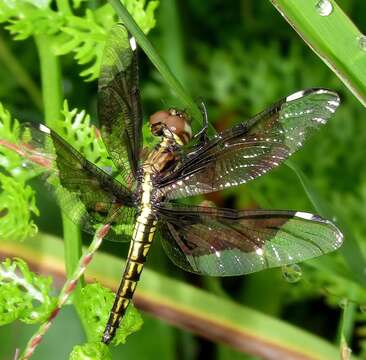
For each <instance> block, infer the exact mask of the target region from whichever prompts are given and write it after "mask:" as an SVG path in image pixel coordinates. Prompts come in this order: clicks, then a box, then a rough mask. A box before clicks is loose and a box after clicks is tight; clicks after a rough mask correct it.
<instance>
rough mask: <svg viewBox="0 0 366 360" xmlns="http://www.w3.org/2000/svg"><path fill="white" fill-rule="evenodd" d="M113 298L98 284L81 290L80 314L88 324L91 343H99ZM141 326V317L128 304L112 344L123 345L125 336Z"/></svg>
mask: <svg viewBox="0 0 366 360" xmlns="http://www.w3.org/2000/svg"><path fill="white" fill-rule="evenodd" d="M114 298H115V294H114V293H113V292H112V291H111V290H109V289H107V288H104V287H102V286H101V285H100V284H89V285H86V286H85V287H84V288H83V289H82V291H81V307H80V314H81V316H82V317H83V319H84V321H85V323H86V324H88V326H87V329H88V330H87V331H88V339H90V340H91V341H100V339H101V338H102V336H103V332H104V329H105V326H106V324H107V321H108V318H109V313H110V309H111V308H112V305H113V302H114ZM141 326H142V318H141V315H140V314H139V313H138V312H137V310H136V309H135V308H134V306H133V305H132V304H130V305H129V307H128V308H127V312H126V314H125V316H124V319H123V322H122V324H121V326H120V327H119V329H118V330H117V332H116V336H115V338H114V339H113V341H112V344H113V345H118V344H124V343H125V342H126V338H127V336H129V335H130V334H132V333H134V332H136V331H138V330H139V329H140V328H141Z"/></svg>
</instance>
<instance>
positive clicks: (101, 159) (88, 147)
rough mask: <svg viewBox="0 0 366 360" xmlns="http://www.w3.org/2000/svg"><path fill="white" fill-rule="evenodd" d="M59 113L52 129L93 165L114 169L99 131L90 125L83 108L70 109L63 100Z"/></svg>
mask: <svg viewBox="0 0 366 360" xmlns="http://www.w3.org/2000/svg"><path fill="white" fill-rule="evenodd" d="M61 114H62V117H60V119H58V120H56V121H55V122H54V123H53V125H54V127H55V128H54V130H55V131H57V132H58V133H59V135H61V136H62V137H63V138H64V139H65V140H66V141H67V142H68V143H69V144H70V145H72V146H73V147H74V148H75V149H76V150H78V151H79V152H81V153H82V154H83V155H84V156H85V157H86V158H87V159H88V160H89V161H91V162H92V163H94V164H95V165H98V166H99V167H101V168H104V169H106V170H108V171H109V172H110V171H112V170H115V167H114V164H113V162H112V161H111V159H110V158H109V156H108V152H107V149H106V147H105V145H104V143H103V140H102V138H101V137H100V134H99V131H98V130H97V129H96V128H95V126H93V125H91V123H90V116H89V115H88V114H87V113H86V112H85V110H81V111H79V110H78V109H76V108H74V109H71V110H70V109H69V105H68V102H67V101H66V100H65V101H64V104H63V109H62V111H61Z"/></svg>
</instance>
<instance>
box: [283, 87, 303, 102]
mask: <svg viewBox="0 0 366 360" xmlns="http://www.w3.org/2000/svg"><path fill="white" fill-rule="evenodd" d="M303 96H304V91H303V90H301V91H298V92H295V93H294V94H291V95H289V96H287V98H286V101H294V100H297V99H300V98H301V97H303Z"/></svg>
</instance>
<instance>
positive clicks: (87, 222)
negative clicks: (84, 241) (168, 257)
mask: <svg viewBox="0 0 366 360" xmlns="http://www.w3.org/2000/svg"><path fill="white" fill-rule="evenodd" d="M22 130H23V131H22V133H23V135H22V139H23V141H22V145H21V146H22V148H23V150H24V152H25V157H26V158H27V159H28V162H29V163H32V164H36V165H37V166H39V167H42V168H43V169H44V170H45V171H46V172H47V173H48V174H49V176H48V179H47V182H48V183H49V185H50V188H51V189H52V191H53V192H54V194H55V196H56V199H57V201H58V202H59V204H60V206H61V208H62V210H63V211H64V213H65V214H66V215H67V216H68V217H69V218H70V219H71V220H72V221H73V222H74V223H76V224H78V225H80V227H81V228H82V229H83V230H84V231H86V232H89V233H92V234H93V233H94V232H95V230H96V228H97V226H98V225H100V224H103V223H110V224H111V225H112V230H111V231H110V233H109V234H108V236H107V238H109V239H110V240H114V241H127V240H130V233H129V232H128V231H130V230H131V226H132V225H133V223H134V221H135V214H136V210H135V208H134V201H133V199H132V194H131V192H130V190H128V189H127V188H126V187H124V186H123V185H122V184H120V183H119V182H118V181H117V180H115V179H113V178H112V177H111V176H110V175H108V174H107V173H105V172H104V171H103V170H101V169H99V168H98V167H97V166H95V165H94V164H92V163H91V162H89V161H88V160H86V159H85V157H84V156H83V155H81V154H80V153H79V152H78V151H77V150H75V149H74V148H73V147H72V146H71V145H69V144H68V143H67V142H66V141H65V140H63V139H62V138H61V137H60V136H59V135H57V134H56V133H55V132H54V131H52V130H50V129H49V128H47V127H46V126H44V125H30V124H27V125H25V126H23V129H22Z"/></svg>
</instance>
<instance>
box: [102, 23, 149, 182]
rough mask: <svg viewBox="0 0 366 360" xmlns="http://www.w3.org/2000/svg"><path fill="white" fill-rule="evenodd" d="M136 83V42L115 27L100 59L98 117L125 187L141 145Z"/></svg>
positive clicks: (139, 109)
mask: <svg viewBox="0 0 366 360" xmlns="http://www.w3.org/2000/svg"><path fill="white" fill-rule="evenodd" d="M132 46H133V47H132ZM138 82H139V77H138V64H137V47H136V42H135V41H134V38H130V37H129V34H128V32H127V30H126V28H125V27H124V26H123V25H122V24H116V25H114V26H113V27H112V29H111V31H110V33H109V35H108V38H107V41H106V45H105V49H104V54H103V58H102V65H101V72H100V77H99V82H98V116H99V122H100V127H101V133H102V138H103V141H104V143H105V145H106V147H107V149H108V152H109V154H110V156H111V158H112V160H113V162H114V163H115V165H116V167H117V168H118V169H119V171H120V172H121V175H122V178H123V179H124V181H125V182H126V183H127V181H128V178H129V177H130V174H131V173H132V174H133V175H135V176H136V173H137V169H138V165H139V157H140V150H141V144H142V137H141V132H142V110H141V103H140V94H139V87H138Z"/></svg>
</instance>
